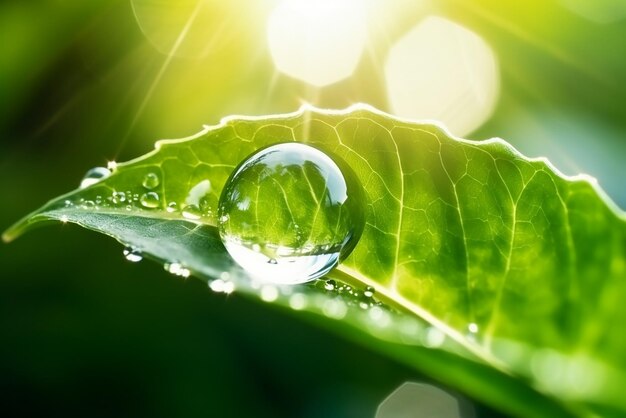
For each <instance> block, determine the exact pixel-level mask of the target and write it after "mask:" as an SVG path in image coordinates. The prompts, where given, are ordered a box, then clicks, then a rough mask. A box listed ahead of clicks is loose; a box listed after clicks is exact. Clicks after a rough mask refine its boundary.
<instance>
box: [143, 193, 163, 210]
mask: <svg viewBox="0 0 626 418" xmlns="http://www.w3.org/2000/svg"><path fill="white" fill-rule="evenodd" d="M141 206H143V207H144V208H148V209H154V208H157V207H158V206H159V195H158V194H156V193H155V192H148V193H144V194H143V195H141Z"/></svg>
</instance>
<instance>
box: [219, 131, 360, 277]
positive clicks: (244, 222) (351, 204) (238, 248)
mask: <svg viewBox="0 0 626 418" xmlns="http://www.w3.org/2000/svg"><path fill="white" fill-rule="evenodd" d="M218 219H219V222H218V227H219V232H220V237H221V238H222V242H223V243H224V245H225V247H226V249H227V250H228V252H229V254H230V255H231V257H232V258H233V259H234V260H235V261H236V262H237V263H238V264H239V265H240V266H241V267H243V268H244V269H245V270H246V271H247V272H248V273H249V274H250V275H251V276H252V277H253V278H255V279H258V280H260V281H264V282H273V283H281V284H297V283H304V282H308V281H312V280H314V279H317V278H319V277H321V276H323V275H325V274H326V273H328V272H329V271H330V270H331V269H333V268H334V267H335V266H336V265H337V264H338V263H339V261H340V260H342V259H343V258H345V257H346V256H347V255H348V254H350V252H351V251H352V249H353V248H354V245H356V242H357V241H358V239H359V238H360V235H361V232H362V230H363V226H364V219H365V218H364V197H363V190H362V187H361V185H360V184H359V182H358V179H357V178H356V175H355V174H354V173H353V172H352V170H351V169H349V168H348V166H347V165H346V164H345V163H344V162H342V161H340V160H339V159H336V158H333V159H331V158H330V157H329V156H328V155H326V154H325V153H323V152H322V151H320V150H318V149H316V148H313V147H311V146H309V145H305V144H301V143H284V144H277V145H272V146H270V147H267V148H264V149H262V150H260V151H258V152H256V153H255V154H253V155H252V156H250V157H248V158H247V159H245V160H244V161H242V162H241V164H239V166H238V167H237V168H236V169H235V170H234V171H233V174H232V175H231V177H230V178H229V179H228V181H227V182H226V185H225V186H224V188H223V190H222V195H221V196H220V201H219V205H218Z"/></svg>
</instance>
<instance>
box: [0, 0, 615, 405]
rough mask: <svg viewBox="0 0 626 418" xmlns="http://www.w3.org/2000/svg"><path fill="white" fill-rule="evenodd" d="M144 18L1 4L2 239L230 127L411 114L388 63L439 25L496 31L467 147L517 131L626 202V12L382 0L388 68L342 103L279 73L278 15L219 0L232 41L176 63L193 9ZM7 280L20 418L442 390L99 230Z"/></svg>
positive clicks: (45, 253)
mask: <svg viewBox="0 0 626 418" xmlns="http://www.w3.org/2000/svg"><path fill="white" fill-rule="evenodd" d="M134 3H135V4H134V5H135V9H133V4H131V1H129V0H90V1H79V0H31V1H27V2H26V1H18V0H13V1H11V0H9V1H4V2H2V3H0V40H1V41H0V141H1V142H0V190H1V195H2V196H3V199H2V202H3V203H2V205H0V229H5V228H6V227H8V226H9V225H10V224H11V223H12V222H14V221H16V220H17V219H18V218H20V217H21V216H23V215H25V214H26V213H28V212H29V211H31V210H33V209H35V208H37V207H38V206H40V205H41V204H43V203H44V202H45V201H47V200H48V199H50V198H52V197H54V196H57V195H59V194H61V193H64V192H66V191H68V190H70V189H72V188H74V187H75V186H77V185H78V183H79V181H80V178H81V177H82V175H83V174H84V172H85V171H86V170H87V169H89V168H91V167H93V166H106V164H107V162H108V161H113V160H116V161H125V160H128V159H130V158H133V157H136V156H138V155H141V154H143V153H145V152H147V151H149V150H150V149H152V145H153V143H154V141H155V140H157V139H161V138H178V137H184V136H187V135H191V134H193V133H195V132H197V131H198V130H200V129H201V127H202V125H203V124H214V123H217V122H218V121H219V119H220V118H221V117H223V116H226V115H229V114H251V115H261V114H267V113H277V112H288V111H293V110H296V109H297V108H298V107H299V106H300V105H301V104H302V103H303V102H309V103H313V104H315V105H317V106H320V107H332V108H343V107H346V106H348V105H350V104H352V103H355V102H367V103H370V104H372V105H373V106H375V107H378V108H380V109H382V110H386V111H393V109H391V108H390V106H389V100H388V98H387V93H386V90H385V82H384V75H383V70H384V60H385V56H386V54H387V52H388V51H389V49H390V47H391V46H392V45H393V44H394V43H395V42H396V41H397V40H398V39H399V38H400V37H402V36H403V35H404V34H405V33H406V32H407V31H408V30H409V29H410V28H411V27H412V26H413V25H415V24H417V23H419V22H420V21H422V20H423V19H424V18H425V17H426V16H429V15H437V16H441V17H444V18H446V19H449V20H451V21H454V22H456V23H458V24H460V25H463V26H464V27H466V28H468V29H469V30H471V31H473V32H474V33H476V34H478V35H479V36H480V37H481V38H482V39H483V40H484V41H485V42H486V43H487V44H488V45H490V46H491V48H492V50H493V52H494V54H495V57H496V59H497V61H498V63H499V67H498V68H499V78H500V81H499V86H500V90H499V98H498V100H497V103H496V106H495V110H494V112H493V114H492V115H491V117H490V118H489V119H488V120H487V121H486V122H485V123H484V124H482V125H481V127H480V128H479V129H477V130H475V131H473V132H472V133H471V134H469V135H466V136H468V137H470V138H472V139H485V138H489V137H493V136H500V137H503V138H505V139H506V140H508V141H509V142H511V143H513V144H514V145H515V146H516V147H517V148H518V149H520V150H521V151H522V152H524V153H525V154H527V155H529V156H539V155H547V156H549V157H550V158H551V160H552V161H553V162H554V163H555V165H556V166H557V167H558V168H560V169H561V170H563V171H564V172H566V173H568V174H575V173H578V172H586V173H589V174H591V175H593V176H595V177H597V178H598V180H599V182H600V185H601V186H602V187H603V188H604V189H605V190H606V191H607V193H608V194H609V195H610V196H611V197H612V199H613V200H614V201H615V202H616V203H617V204H618V205H620V206H621V207H626V188H624V186H623V179H624V176H625V173H626V169H625V168H624V164H623V161H622V160H623V158H624V156H626V138H625V132H626V106H624V104H623V98H624V97H626V10H624V7H621V6H619V4H620V3H621V2H620V1H619V0H616V2H613V1H612V0H604V1H602V2H597V4H596V2H591V3H594V4H596V8H593V7H591V9H590V6H589V5H588V4H587V3H586V2H584V1H582V0H581V1H577V0H549V1H535V0H531V1H526V2H500V1H495V0H493V1H492V0H483V1H481V0H467V1H460V0H459V1H454V0H443V1H408V0H395V1H376V0H371V1H370V3H371V4H370V5H369V7H371V11H372V12H371V13H370V18H369V22H368V41H367V42H368V46H367V52H366V53H365V54H364V55H363V56H362V57H361V60H360V61H359V64H358V66H357V67H356V69H355V71H354V73H353V74H352V76H351V77H348V78H346V79H344V80H342V81H339V82H338V83H335V84H331V85H329V86H326V87H323V88H316V87H313V86H309V85H307V84H306V83H303V82H302V81H299V80H296V79H293V78H290V77H288V76H285V75H282V74H280V73H279V72H277V71H276V69H275V66H274V64H273V62H272V57H271V54H270V53H269V51H268V47H267V45H266V40H265V38H266V35H265V30H266V29H265V28H266V22H267V19H268V16H269V13H270V12H271V11H272V9H273V8H274V7H276V4H277V1H270V0H266V1H252V0H250V1H243V0H236V1H222V2H217V1H213V2H208V5H207V9H206V10H207V11H208V12H207V13H205V15H204V17H203V19H204V20H203V21H202V25H199V26H198V27H196V28H194V29H193V33H190V39H192V38H193V39H195V40H196V42H198V39H199V40H200V41H202V40H203V39H205V38H206V39H209V40H210V42H209V43H208V44H206V45H201V47H202V48H201V49H202V51H204V52H205V53H204V55H203V56H201V57H198V56H197V55H198V54H197V53H196V52H198V51H199V49H198V48H200V47H198V46H197V45H195V44H193V43H191V42H190V43H188V44H185V45H182V46H181V48H180V49H179V50H178V51H177V52H179V53H178V54H176V55H174V56H168V55H167V54H163V52H162V51H160V50H159V48H157V47H158V46H159V45H158V42H156V43H155V39H156V40H157V41H158V39H159V38H158V36H160V35H163V34H161V33H160V32H159V31H160V28H163V31H164V34H165V35H171V33H173V32H172V31H171V30H170V29H169V28H168V26H167V25H168V24H169V23H171V22H172V19H171V17H172V16H176V14H175V13H182V12H180V10H183V12H184V11H185V10H188V8H189V7H190V5H192V6H193V3H194V2H193V1H181V2H176V1H171V2H167V1H155V0H153V1H148V0H145V1H144V2H143V5H144V6H146V5H147V6H150V7H148V8H147V10H148V12H145V13H144V14H141V15H140V14H139V13H138V14H137V15H136V14H135V13H134V11H135V12H138V11H139V9H138V8H137V6H138V5H140V6H141V5H142V4H141V3H142V2H141V1H135V2H134ZM585 4H587V6H585ZM615 4H617V6H615ZM607 5H608V6H607ZM611 5H612V6H611ZM607 7H608V9H607ZM610 7H613V9H611V8H610ZM185 8H187V9H185ZM598 8H605V9H603V10H604V13H600V12H602V10H600V11H598V10H599V9H598ZM176 10H178V11H176ZM590 10H591V11H590ZM606 10H609V11H610V13H608V14H607V13H606ZM142 19H143V20H142ZM145 19H150V20H149V23H148V24H147V23H146V20H145ZM138 20H139V23H142V22H143V25H140V24H138ZM150 28H152V29H150ZM155 28H156V29H155ZM142 29H143V30H142ZM155 31H156V32H155ZM174 33H177V32H174ZM191 35H193V36H191ZM155 36H156V38H155ZM203 37H204V38H203ZM165 38H166V40H167V39H170V38H167V36H165ZM207 45H208V47H207ZM0 271H1V272H2V273H0V276H1V277H2V278H1V280H0V335H1V336H2V338H1V341H2V342H1V343H0V414H2V415H3V416H55V415H64V416H68V415H69V416H73V415H79V416H93V417H98V416H116V417H120V416H135V417H137V416H151V417H161V416H162V417H171V416H179V417H195V416H255V417H281V416H285V417H288V416H303V417H321V416H324V417H332V416H337V417H367V416H373V415H374V413H375V410H376V407H377V405H378V404H379V403H380V402H381V401H382V400H383V399H384V398H385V396H386V395H387V394H388V393H390V392H391V391H392V390H393V389H394V388H395V387H397V386H398V385H400V384H401V383H402V382H403V381H405V380H413V381H424V380H426V381H428V380H430V379H429V378H426V377H423V376H419V375H417V374H415V373H414V372H412V371H409V370H406V369H405V368H404V367H402V366H401V365H399V364H397V363H394V362H391V361H389V360H386V359H384V358H381V357H380V356H378V355H376V354H375V353H373V352H370V351H368V350H366V349H363V348H360V347H359V346H357V345H354V344H353V343H350V342H348V341H346V340H344V339H343V338H341V337H340V336H338V335H335V334H332V333H328V332H327V331H325V330H323V329H320V328H317V327H314V326H312V325H310V324H309V323H308V322H305V321H301V320H300V319H299V318H297V317H293V316H291V315H285V314H284V312H281V311H278V310H276V309H275V308H273V307H271V306H269V305H265V304H261V303H259V302H257V301H250V300H247V299H245V298H242V297H240V296H238V295H237V294H235V295H230V296H228V297H225V296H224V295H221V294H213V293H212V292H210V291H209V290H208V288H207V287H206V285H205V284H204V283H202V282H200V281H198V280H194V279H188V280H182V279H178V278H174V277H172V276H171V275H169V274H167V273H166V272H165V271H163V269H162V267H161V266H159V265H158V264H153V263H150V262H141V263H138V264H131V263H129V262H127V261H126V260H125V259H124V258H123V257H122V248H121V246H120V245H119V244H117V243H116V242H113V241H112V240H110V239H108V238H106V237H104V236H100V235H97V234H93V233H91V232H88V231H85V230H81V229H80V228H78V227H74V226H69V225H58V226H54V227H51V228H45V229H41V230H39V231H36V232H34V233H32V234H30V235H27V236H26V237H24V238H21V239H19V240H18V241H16V242H15V243H12V244H11V245H7V246H2V247H0ZM476 408H477V412H478V415H479V416H497V413H496V412H495V411H491V410H489V409H488V408H486V407H484V406H481V405H476Z"/></svg>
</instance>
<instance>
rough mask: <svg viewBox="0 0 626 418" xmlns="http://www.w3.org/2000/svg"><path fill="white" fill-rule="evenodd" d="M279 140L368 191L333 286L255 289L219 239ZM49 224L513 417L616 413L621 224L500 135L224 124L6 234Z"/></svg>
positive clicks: (344, 118)
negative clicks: (249, 180)
mask: <svg viewBox="0 0 626 418" xmlns="http://www.w3.org/2000/svg"><path fill="white" fill-rule="evenodd" d="M286 141H297V142H302V143H308V144H311V145H313V146H316V147H318V148H320V149H324V150H328V151H329V152H330V153H332V154H333V155H336V156H338V157H340V159H342V160H343V161H345V162H346V163H347V164H348V165H349V166H350V167H351V169H352V170H353V171H354V172H355V173H356V176H357V177H358V179H359V180H360V183H361V184H362V185H363V187H364V191H365V195H366V198H365V200H366V204H365V207H364V210H365V221H366V223H365V227H364V229H363V232H362V236H361V238H360V240H359V242H358V243H357V245H356V246H355V248H354V250H353V251H352V253H351V254H350V256H349V257H347V258H346V259H345V260H344V261H343V262H342V263H341V264H340V265H339V267H338V268H337V269H335V270H333V271H332V272H331V273H330V274H329V277H328V279H332V281H328V282H326V281H324V280H321V281H318V282H316V283H313V284H309V285H301V286H291V287H285V286H282V287H281V286H274V285H268V284H259V283H256V282H255V281H253V280H249V278H248V277H246V275H245V273H244V271H243V270H241V269H240V268H239V267H238V266H237V265H236V264H235V263H234V262H233V261H232V259H231V258H230V256H229V255H228V253H227V252H226V251H225V249H224V247H223V245H222V243H221V240H220V237H219V234H218V232H217V228H216V225H217V206H218V199H219V196H220V193H221V191H222V189H223V187H224V185H225V182H226V181H227V179H228V177H229V175H230V174H231V172H232V171H233V169H234V168H235V166H237V164H239V163H240V162H241V161H242V160H244V159H245V157H247V156H248V155H250V154H251V153H253V152H255V151H256V150H258V149H259V148H262V147H265V146H268V145H271V144H276V143H281V142H286ZM50 220H55V221H59V220H60V221H67V222H73V223H77V224H79V225H82V226H84V227H86V228H90V229H93V230H96V231H99V232H103V233H105V234H107V235H110V236H112V237H114V238H116V239H117V240H119V241H120V242H122V243H124V244H125V245H129V246H131V247H134V248H136V249H138V250H140V251H141V252H142V253H143V254H144V255H145V256H149V257H152V258H154V259H156V260H159V261H161V262H167V263H168V264H167V265H166V267H167V268H168V269H169V270H170V271H171V272H173V273H175V274H179V275H183V276H186V275H187V274H188V273H189V272H191V273H192V274H194V275H196V276H199V277H202V278H205V279H207V280H209V284H210V286H211V288H212V289H214V290H217V291H225V292H227V293H228V292H230V291H231V290H233V288H236V289H237V291H240V292H242V293H244V294H252V295H259V296H260V297H261V299H263V300H265V301H268V302H276V303H277V304H278V305H280V306H285V307H288V308H289V309H292V310H298V311H304V312H307V313H312V314H314V315H313V316H312V317H310V318H312V320H314V321H316V322H317V321H321V322H322V323H323V324H325V325H326V326H330V327H333V328H336V329H338V330H341V331H340V332H342V333H344V334H345V335H355V336H356V337H354V338H358V339H360V340H363V341H364V342H365V343H367V344H369V345H370V346H372V347H373V348H375V349H379V350H381V351H383V352H385V353H386V354H388V355H390V356H393V357H395V358H397V359H399V360H400V361H403V362H405V363H407V364H409V365H411V366H413V367H416V368H418V369H420V370H423V371H426V372H428V373H431V374H432V375H434V376H435V377H437V378H439V379H441V380H443V381H445V382H447V383H449V384H452V385H455V386H457V387H459V388H461V389H463V390H465V391H467V392H468V393H470V394H471V395H472V396H475V397H477V398H479V399H482V400H484V401H485V402H488V403H491V404H492V405H495V406H496V407H499V408H501V409H503V410H505V411H508V412H510V413H513V414H516V415H519V416H530V415H533V416H546V417H553V416H592V415H593V414H594V413H596V414H601V415H606V416H619V415H621V414H623V413H625V412H626V399H624V398H623V396H622V393H621V391H622V388H623V387H625V386H624V385H625V384H626V377H625V376H626V374H625V371H626V357H625V356H624V355H623V353H624V352H625V350H626V334H625V333H623V332H622V329H621V328H622V326H623V324H624V323H625V322H626V304H624V302H623V301H624V299H626V216H625V215H624V214H623V213H622V212H620V211H619V209H617V208H616V207H614V205H613V204H612V203H611V202H610V201H609V199H608V198H607V197H605V196H604V195H603V194H602V192H601V191H600V190H599V188H598V187H597V186H596V184H595V182H594V181H593V179H591V178H588V177H584V176H577V177H574V178H566V177H565V176H563V175H562V174H560V173H559V172H558V171H557V170H556V169H554V168H553V167H551V166H550V165H549V163H548V162H547V161H545V160H543V159H534V160H533V159H528V158H525V157H523V156H521V155H520V154H519V153H518V152H517V151H515V150H514V149H513V148H512V147H511V146H509V145H508V144H507V143H505V142H504V141H502V140H500V139H493V140H489V141H484V142H473V141H466V140H461V139H455V138H452V137H451V136H450V135H449V134H448V133H446V132H445V131H444V130H443V129H441V128H440V127H438V126H434V125H429V124H420V123H414V122H409V121H402V120H398V119H395V118H393V117H391V116H388V115H384V114H381V113H380V112H378V111H375V110H374V109H371V108H369V107H366V106H363V105H359V106H353V107H352V108H350V109H347V110H345V111H341V112H331V111H322V110H318V109H313V108H309V107H305V108H303V109H301V110H300V111H298V112H296V113H293V114H287V115H277V116H267V117H254V118H246V117H230V118H227V119H225V120H224V121H223V122H222V123H221V124H219V125H217V126H212V127H206V128H205V129H204V130H203V131H202V132H200V133H199V134H197V135H195V136H193V137H190V138H185V139H181V140H167V141H159V142H157V144H156V150H155V151H153V152H151V153H149V154H147V155H145V156H143V157H140V158H138V159H136V160H133V161H130V162H128V163H123V164H119V165H118V166H117V167H116V168H115V169H114V170H113V173H112V174H111V175H110V176H108V177H107V178H105V179H103V180H101V181H98V182H96V183H94V184H92V185H89V186H88V187H85V188H83V189H79V190H76V191H74V192H71V193H69V194H67V195H65V196H61V197H60V198H58V199H55V200H53V201H51V202H49V203H48V204H47V205H45V206H44V207H43V208H41V209H40V210H38V211H36V212H34V213H33V214H31V215H29V216H27V217H26V218H25V219H23V220H22V221H20V222H19V223H17V224H16V225H15V226H14V227H12V228H11V229H9V230H8V231H7V232H5V234H4V235H3V238H4V240H5V241H10V240H12V239H14V238H15V237H17V236H18V235H20V234H21V233H22V232H23V231H25V230H26V229H28V228H30V227H31V226H33V225H36V224H38V223H40V222H42V221H50ZM366 287H369V288H371V289H368V291H369V292H372V293H374V297H375V298H372V297H371V295H370V294H368V293H366V292H365V289H366ZM376 301H381V302H383V303H384V304H382V305H379V304H378V303H377V302H376ZM304 317H309V315H308V314H305V315H304ZM325 318H330V319H325ZM333 319H339V320H341V321H333ZM371 336H375V337H377V338H379V339H380V340H376V339H372V338H371ZM539 393H541V394H542V395H539ZM554 400H556V402H555V401H554Z"/></svg>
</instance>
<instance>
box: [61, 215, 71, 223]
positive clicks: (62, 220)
mask: <svg viewBox="0 0 626 418" xmlns="http://www.w3.org/2000/svg"><path fill="white" fill-rule="evenodd" d="M68 220H69V218H68V217H67V215H61V219H60V221H61V222H63V223H67V221H68Z"/></svg>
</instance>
